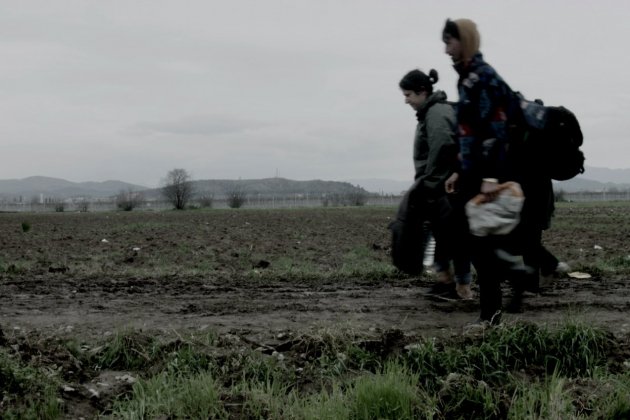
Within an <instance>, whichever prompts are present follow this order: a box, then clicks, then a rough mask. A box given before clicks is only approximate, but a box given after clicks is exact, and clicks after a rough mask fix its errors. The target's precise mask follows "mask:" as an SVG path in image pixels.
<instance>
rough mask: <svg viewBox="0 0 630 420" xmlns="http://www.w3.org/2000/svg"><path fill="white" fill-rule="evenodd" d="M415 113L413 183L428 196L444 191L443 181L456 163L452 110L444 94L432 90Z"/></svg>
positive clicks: (453, 112)
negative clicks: (414, 172)
mask: <svg viewBox="0 0 630 420" xmlns="http://www.w3.org/2000/svg"><path fill="white" fill-rule="evenodd" d="M416 116H417V117H418V126H417V127H416V137H415V142H414V147H413V163H414V166H415V169H416V175H415V180H416V184H418V181H420V184H418V185H419V186H421V188H422V191H423V192H424V193H425V194H427V195H428V196H432V197H435V196H439V195H442V194H444V181H446V179H447V178H448V177H449V176H450V175H451V174H452V173H453V171H454V169H455V167H456V165H457V152H458V147H457V142H456V136H455V127H456V120H455V110H454V109H453V106H452V105H451V104H449V103H447V102H446V94H445V93H444V92H442V91H436V92H434V93H433V94H432V95H431V96H429V98H428V99H427V101H426V102H425V103H424V104H422V107H421V108H420V109H419V110H418V112H417V114H416Z"/></svg>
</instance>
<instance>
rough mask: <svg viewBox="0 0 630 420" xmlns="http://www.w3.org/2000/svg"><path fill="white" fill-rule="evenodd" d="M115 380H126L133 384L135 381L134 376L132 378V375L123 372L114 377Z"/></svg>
mask: <svg viewBox="0 0 630 420" xmlns="http://www.w3.org/2000/svg"><path fill="white" fill-rule="evenodd" d="M115 378H116V380H117V381H121V382H126V383H128V384H133V383H135V382H136V381H137V379H136V378H134V377H133V376H131V375H129V374H125V375H122V376H116V377H115Z"/></svg>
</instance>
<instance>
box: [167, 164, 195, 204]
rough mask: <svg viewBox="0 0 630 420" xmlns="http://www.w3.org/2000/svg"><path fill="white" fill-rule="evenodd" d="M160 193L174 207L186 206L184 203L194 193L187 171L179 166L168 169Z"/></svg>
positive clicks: (188, 200) (186, 202)
mask: <svg viewBox="0 0 630 420" xmlns="http://www.w3.org/2000/svg"><path fill="white" fill-rule="evenodd" d="M162 195H163V196H164V198H165V199H166V201H168V202H169V203H171V204H172V205H173V207H175V209H177V210H183V209H184V208H186V204H188V202H190V200H191V199H192V198H193V195H194V191H193V187H192V183H191V181H190V174H189V173H188V171H186V170H185V169H179V168H178V169H173V170H171V171H169V173H168V174H166V178H165V179H164V186H163V187H162Z"/></svg>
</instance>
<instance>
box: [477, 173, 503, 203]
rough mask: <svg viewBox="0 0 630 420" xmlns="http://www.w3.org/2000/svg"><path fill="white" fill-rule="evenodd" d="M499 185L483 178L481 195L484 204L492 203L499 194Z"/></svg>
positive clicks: (494, 181)
mask: <svg viewBox="0 0 630 420" xmlns="http://www.w3.org/2000/svg"><path fill="white" fill-rule="evenodd" d="M501 189H502V188H501V187H500V186H499V183H498V181H497V180H496V179H494V178H484V179H483V181H482V182H481V193H482V194H483V195H484V202H485V203H487V202H489V201H494V200H496V198H497V197H498V196H499V193H500V192H501Z"/></svg>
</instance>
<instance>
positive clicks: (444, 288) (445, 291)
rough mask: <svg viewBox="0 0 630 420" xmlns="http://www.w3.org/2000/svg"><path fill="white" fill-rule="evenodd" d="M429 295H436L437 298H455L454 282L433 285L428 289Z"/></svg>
mask: <svg viewBox="0 0 630 420" xmlns="http://www.w3.org/2000/svg"><path fill="white" fill-rule="evenodd" d="M429 294H431V295H437V296H455V295H457V292H456V291H455V282H453V283H442V282H437V283H434V284H433V286H431V288H430V289H429Z"/></svg>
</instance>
